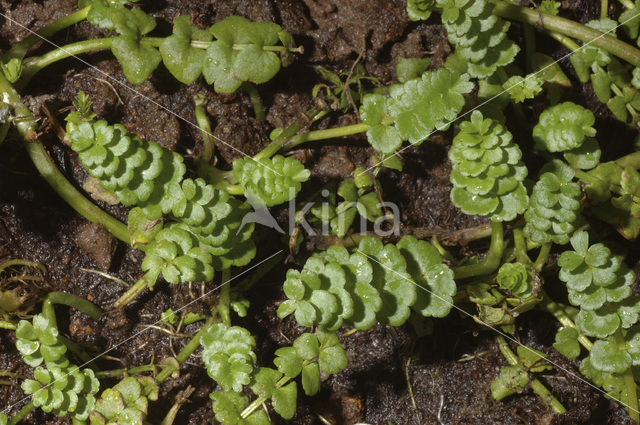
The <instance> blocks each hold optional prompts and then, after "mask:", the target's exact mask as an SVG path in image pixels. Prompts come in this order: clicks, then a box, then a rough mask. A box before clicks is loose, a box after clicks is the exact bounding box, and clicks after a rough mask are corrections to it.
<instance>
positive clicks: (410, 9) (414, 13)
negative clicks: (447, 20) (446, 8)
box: [407, 0, 436, 21]
mask: <svg viewBox="0 0 640 425" xmlns="http://www.w3.org/2000/svg"><path fill="white" fill-rule="evenodd" d="M435 5H436V1H435V0H407V13H408V14H409V19H411V20H412V21H420V20H427V19H429V17H430V16H431V12H432V11H433V8H434V7H435Z"/></svg>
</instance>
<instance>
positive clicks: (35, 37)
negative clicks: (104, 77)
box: [2, 7, 91, 61]
mask: <svg viewBox="0 0 640 425" xmlns="http://www.w3.org/2000/svg"><path fill="white" fill-rule="evenodd" d="M89 9H91V8H90V7H85V8H84V9H80V10H78V11H76V12H73V13H72V14H70V15H67V16H65V17H63V18H60V19H58V20H57V21H55V22H52V23H50V24H48V25H45V26H44V27H42V28H40V29H39V30H38V31H36V33H35V34H31V35H29V36H28V37H27V38H25V39H24V40H22V41H20V42H18V43H16V44H14V45H13V47H11V49H9V51H7V53H6V54H5V55H4V57H3V58H2V59H3V61H8V60H9V59H13V58H18V59H22V58H24V57H25V55H26V54H27V51H28V50H29V49H30V48H32V47H33V46H35V45H36V44H38V43H39V42H40V41H42V39H43V38H50V37H51V36H52V35H53V34H55V33H57V32H58V31H61V30H63V29H65V28H68V27H70V26H72V25H75V24H77V23H78V22H80V21H82V20H84V19H85V18H86V17H87V14H88V13H89Z"/></svg>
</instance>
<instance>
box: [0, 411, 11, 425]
mask: <svg viewBox="0 0 640 425" xmlns="http://www.w3.org/2000/svg"><path fill="white" fill-rule="evenodd" d="M8 422H9V418H7V415H5V414H4V413H0V425H7V423H8Z"/></svg>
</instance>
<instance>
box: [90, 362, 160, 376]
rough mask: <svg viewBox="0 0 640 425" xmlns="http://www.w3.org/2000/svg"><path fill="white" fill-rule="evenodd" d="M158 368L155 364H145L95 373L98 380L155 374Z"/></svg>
mask: <svg viewBox="0 0 640 425" xmlns="http://www.w3.org/2000/svg"><path fill="white" fill-rule="evenodd" d="M159 367H160V366H158V365H157V364H145V365H142V366H136V367H132V368H130V369H114V370H105V371H98V372H95V375H96V378H98V379H106V378H119V377H124V376H125V375H137V374H139V373H145V372H155V371H156V370H158V368H159Z"/></svg>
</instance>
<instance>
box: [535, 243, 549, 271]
mask: <svg viewBox="0 0 640 425" xmlns="http://www.w3.org/2000/svg"><path fill="white" fill-rule="evenodd" d="M552 246H553V244H552V243H546V244H543V245H542V246H541V247H540V252H539V253H538V258H536V261H535V262H534V263H533V268H534V269H536V271H537V272H538V273H540V272H541V271H542V267H544V264H545V263H546V262H547V258H548V257H549V253H550V252H551V247H552Z"/></svg>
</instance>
